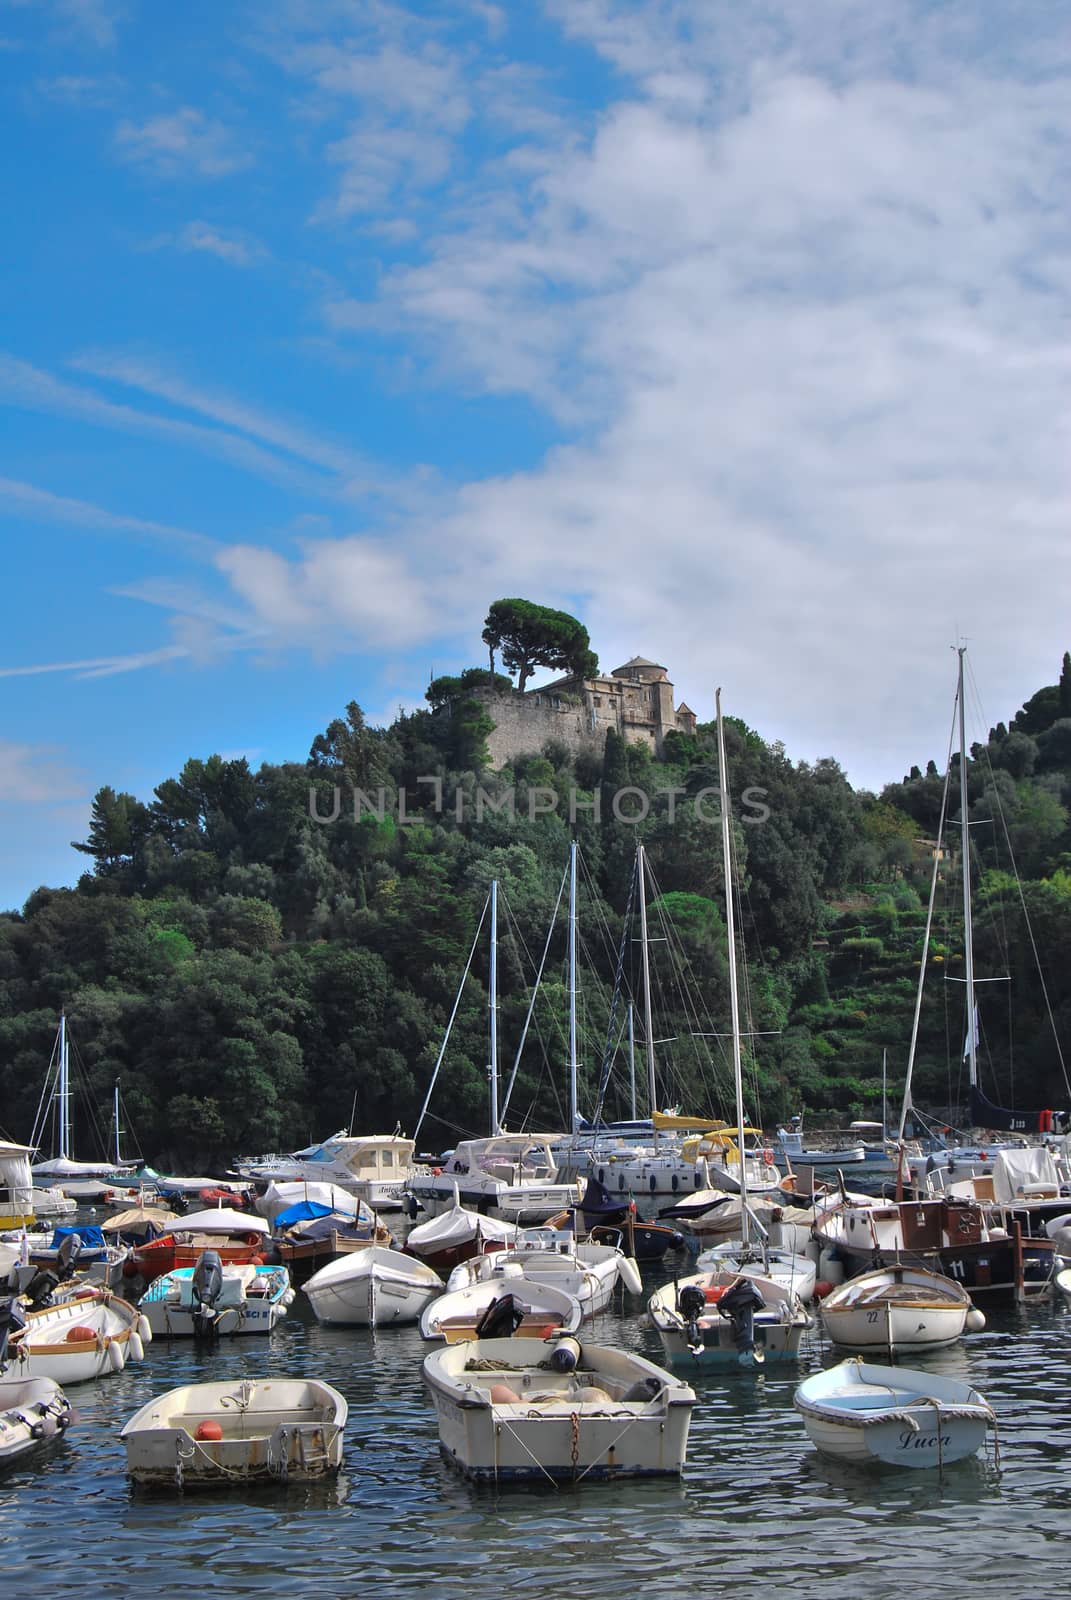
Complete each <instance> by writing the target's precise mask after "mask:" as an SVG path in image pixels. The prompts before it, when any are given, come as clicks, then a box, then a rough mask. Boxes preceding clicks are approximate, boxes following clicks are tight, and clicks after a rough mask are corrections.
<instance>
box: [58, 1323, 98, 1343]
mask: <svg viewBox="0 0 1071 1600" xmlns="http://www.w3.org/2000/svg"><path fill="white" fill-rule="evenodd" d="M96 1337H97V1330H96V1328H87V1327H86V1326H85V1324H84V1323H78V1324H76V1326H75V1327H73V1328H68V1329H67V1338H66V1341H65V1342H66V1343H67V1344H84V1343H85V1341H86V1340H87V1339H95V1338H96Z"/></svg>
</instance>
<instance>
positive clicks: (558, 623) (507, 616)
mask: <svg viewBox="0 0 1071 1600" xmlns="http://www.w3.org/2000/svg"><path fill="white" fill-rule="evenodd" d="M483 642H484V644H485V645H486V646H487V647H488V649H489V650H490V652H491V672H492V675H493V674H494V667H495V652H496V651H498V652H500V653H501V656H502V663H503V665H504V666H505V667H506V669H507V671H509V672H515V673H516V674H517V688H518V689H519V690H520V691H521V692H522V693H523V692H524V686H525V684H526V683H527V682H528V679H529V678H530V677H531V676H532V673H533V671H534V670H535V668H536V667H551V668H554V669H556V670H558V671H561V672H568V673H570V674H571V675H573V676H575V677H578V678H593V677H594V676H595V674H596V673H597V672H598V670H599V658H598V656H596V655H595V654H594V652H593V651H592V648H591V640H590V639H589V638H588V630H587V629H586V628H585V627H584V624H583V623H582V622H578V621H577V619H576V617H571V616H570V615H569V613H568V612H567V611H554V610H552V609H551V607H550V606H538V605H535V604H534V603H533V602H532V601H531V600H495V601H494V602H493V604H492V606H491V609H490V610H489V611H488V613H487V621H486V622H485V624H484V629H483Z"/></svg>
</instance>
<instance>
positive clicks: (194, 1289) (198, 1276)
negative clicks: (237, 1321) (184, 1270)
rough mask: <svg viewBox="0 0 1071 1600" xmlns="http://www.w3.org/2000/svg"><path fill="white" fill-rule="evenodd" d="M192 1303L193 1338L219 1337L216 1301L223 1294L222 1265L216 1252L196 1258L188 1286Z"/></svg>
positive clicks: (212, 1251)
mask: <svg viewBox="0 0 1071 1600" xmlns="http://www.w3.org/2000/svg"><path fill="white" fill-rule="evenodd" d="M190 1292H191V1296H192V1301H193V1313H192V1315H193V1336H194V1338H195V1339H215V1338H217V1337H218V1335H219V1311H218V1309H217V1304H216V1303H217V1301H218V1300H219V1297H220V1295H221V1294H222V1293H223V1263H222V1262H221V1261H220V1259H219V1251H218V1250H205V1251H204V1252H203V1253H202V1254H201V1255H200V1256H198V1258H197V1265H196V1266H195V1267H194V1269H193V1279H192V1281H191V1285H190Z"/></svg>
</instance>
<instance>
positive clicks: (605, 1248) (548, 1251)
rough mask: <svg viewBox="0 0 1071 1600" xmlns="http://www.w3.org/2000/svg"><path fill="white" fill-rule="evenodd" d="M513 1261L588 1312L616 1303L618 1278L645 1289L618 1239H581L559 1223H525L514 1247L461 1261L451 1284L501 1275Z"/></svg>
mask: <svg viewBox="0 0 1071 1600" xmlns="http://www.w3.org/2000/svg"><path fill="white" fill-rule="evenodd" d="M507 1266H519V1267H520V1269H521V1271H522V1273H523V1274H524V1276H525V1277H526V1278H530V1279H531V1280H532V1282H534V1283H544V1284H551V1285H553V1286H554V1287H555V1288H557V1289H561V1290H562V1291H563V1293H565V1294H569V1295H572V1296H573V1298H574V1299H576V1300H579V1302H580V1306H581V1309H582V1310H583V1313H584V1316H585V1318H588V1317H594V1316H597V1315H598V1313H599V1312H600V1311H605V1309H606V1307H607V1306H608V1305H609V1304H610V1300H611V1298H612V1296H613V1292H614V1289H615V1287H616V1286H617V1284H618V1282H622V1283H624V1285H625V1287H626V1288H627V1289H629V1290H630V1291H631V1292H632V1293H633V1294H640V1293H641V1292H642V1288H643V1285H642V1281H641V1279H640V1271H639V1268H638V1267H637V1265H636V1263H635V1261H633V1260H632V1259H631V1258H630V1257H628V1256H626V1255H625V1253H624V1251H623V1250H620V1249H618V1247H617V1246H616V1245H612V1244H588V1243H584V1242H583V1241H580V1242H578V1241H577V1240H576V1239H575V1238H574V1236H573V1234H572V1233H569V1232H565V1231H558V1230H556V1229H554V1228H525V1229H523V1230H522V1231H521V1232H520V1233H519V1234H518V1235H517V1238H516V1240H515V1242H514V1244H513V1246H512V1247H511V1248H510V1249H509V1250H500V1251H492V1252H490V1253H489V1254H487V1255H483V1256H478V1257H474V1258H473V1259H472V1260H471V1261H465V1262H462V1264H461V1265H460V1266H459V1267H455V1268H454V1270H453V1272H452V1273H451V1274H450V1276H449V1278H448V1279H447V1285H446V1286H447V1288H448V1289H451V1290H452V1289H460V1288H463V1287H464V1286H465V1285H467V1284H470V1283H478V1282H480V1281H481V1280H484V1279H487V1278H490V1277H495V1276H496V1275H498V1274H499V1273H501V1272H502V1271H503V1269H504V1268H505V1267H507Z"/></svg>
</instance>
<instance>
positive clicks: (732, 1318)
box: [647, 689, 814, 1368]
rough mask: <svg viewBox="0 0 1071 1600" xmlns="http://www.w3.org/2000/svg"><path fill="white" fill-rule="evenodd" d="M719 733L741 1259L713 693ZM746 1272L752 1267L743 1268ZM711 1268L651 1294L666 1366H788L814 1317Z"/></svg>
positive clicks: (729, 879) (747, 1225) (740, 1130)
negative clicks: (774, 1363)
mask: <svg viewBox="0 0 1071 1600" xmlns="http://www.w3.org/2000/svg"><path fill="white" fill-rule="evenodd" d="M715 705H716V709H717V727H718V770H719V776H720V782H721V831H722V861H723V866H724V874H725V933H726V940H727V943H728V950H729V1007H730V1015H731V1019H732V1041H733V1087H734V1090H735V1094H736V1124H737V1125H736V1134H737V1149H738V1151H739V1152H740V1155H741V1160H740V1166H739V1183H740V1193H739V1200H740V1221H741V1230H742V1234H743V1238H742V1241H741V1243H742V1253H743V1256H744V1258H745V1259H746V1258H747V1257H748V1255H749V1246H750V1245H751V1242H752V1226H753V1223H754V1219H753V1215H752V1211H751V1207H750V1204H749V1201H748V1162H747V1160H746V1158H745V1156H744V1150H745V1145H744V1123H745V1118H744V1073H743V1058H742V1050H741V1037H742V1036H741V1029H740V995H739V986H738V981H737V961H736V919H735V907H734V897H733V868H732V826H731V816H730V810H729V778H728V769H727V764H726V759H725V729H724V725H723V723H722V715H721V690H720V689H719V690H717V692H716V695H715ZM748 1265H749V1267H750V1266H752V1265H755V1264H754V1263H752V1262H750V1261H749V1262H748ZM739 1268H740V1262H739V1260H738V1261H737V1262H736V1264H735V1265H732V1266H715V1267H712V1268H711V1269H709V1270H707V1271H704V1272H696V1273H692V1274H691V1275H690V1276H688V1277H686V1278H680V1279H674V1280H673V1282H672V1283H668V1284H666V1285H665V1286H664V1287H663V1288H661V1289H659V1290H657V1291H656V1292H655V1293H654V1294H653V1295H652V1296H651V1298H650V1300H649V1301H648V1302H647V1311H648V1315H649V1316H650V1319H651V1321H652V1322H653V1323H654V1326H655V1327H656V1328H657V1330H658V1334H659V1337H660V1339H661V1340H662V1346H663V1349H664V1350H665V1353H666V1356H667V1357H668V1359H669V1363H670V1366H682V1365H690V1364H693V1363H694V1364H695V1365H698V1366H713V1367H719V1366H720V1367H726V1366H741V1367H752V1368H754V1367H761V1366H763V1365H764V1364H765V1362H766V1361H767V1360H771V1361H794V1360H796V1359H797V1358H798V1355H799V1346H800V1340H801V1338H802V1337H803V1333H804V1331H805V1330H806V1329H807V1328H811V1327H813V1326H814V1322H813V1319H812V1318H811V1317H809V1316H808V1315H807V1313H806V1312H805V1311H804V1309H803V1306H802V1303H801V1301H800V1299H799V1296H798V1295H797V1294H796V1293H795V1291H794V1289H793V1288H791V1287H786V1286H785V1284H784V1283H783V1282H778V1281H776V1279H774V1278H773V1277H771V1276H770V1275H769V1274H768V1273H762V1272H760V1271H759V1270H758V1269H757V1266H756V1270H755V1271H754V1272H753V1273H750V1272H744V1271H742V1270H739Z"/></svg>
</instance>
